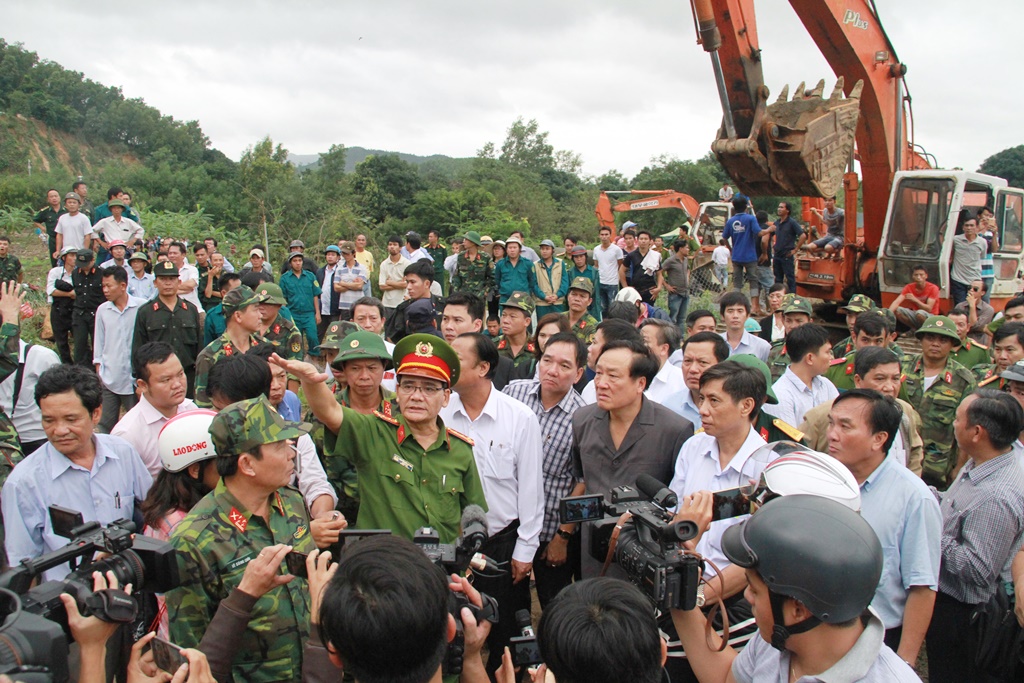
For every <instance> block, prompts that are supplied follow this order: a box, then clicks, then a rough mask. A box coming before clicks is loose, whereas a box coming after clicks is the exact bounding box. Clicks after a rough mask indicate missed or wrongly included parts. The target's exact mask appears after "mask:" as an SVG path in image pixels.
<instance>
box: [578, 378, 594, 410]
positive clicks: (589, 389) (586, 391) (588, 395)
mask: <svg viewBox="0 0 1024 683" xmlns="http://www.w3.org/2000/svg"><path fill="white" fill-rule="evenodd" d="M580 398H582V399H583V402H584V403H586V404H587V405H588V406H590V405H594V404H595V403H597V387H595V386H594V380H590V381H589V382H587V386H585V387H583V391H581V392H580Z"/></svg>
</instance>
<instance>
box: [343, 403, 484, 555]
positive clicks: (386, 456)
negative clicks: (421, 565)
mask: <svg viewBox="0 0 1024 683" xmlns="http://www.w3.org/2000/svg"><path fill="white" fill-rule="evenodd" d="M342 410H344V415H345V417H344V421H343V422H342V424H341V428H340V429H339V431H338V435H337V436H338V438H337V439H336V441H335V444H334V448H332V449H330V450H328V452H327V454H326V457H325V460H326V469H327V472H328V477H330V476H331V472H332V470H336V468H337V466H338V464H337V463H335V462H332V461H334V460H335V459H337V458H344V459H347V460H348V461H349V462H351V463H352V464H353V465H355V467H356V472H357V473H358V476H359V499H360V500H359V519H358V521H357V523H356V528H359V529H391V532H392V533H393V534H395V535H396V536H401V537H402V538H408V539H412V537H413V535H414V534H415V533H416V530H417V529H419V528H421V527H425V526H429V527H433V528H435V529H436V530H437V532H438V534H439V535H440V539H441V542H442V543H453V542H455V541H456V540H457V539H458V536H459V524H460V522H461V520H462V511H463V509H465V508H466V506H468V505H474V504H475V505H479V506H480V507H482V508H484V509H485V510H486V509H487V501H486V499H485V498H484V489H483V485H482V484H481V483H480V476H479V474H478V473H477V469H476V460H475V459H474V457H473V446H472V440H471V439H468V437H465V436H462V435H459V434H456V433H453V432H452V430H449V429H446V428H445V426H444V422H443V421H442V420H441V419H440V418H438V420H437V423H438V427H439V429H440V431H439V432H438V436H437V440H436V441H435V442H434V443H433V444H432V445H431V446H430V447H429V448H426V449H424V448H423V447H422V446H421V445H420V444H419V442H417V441H416V439H415V438H413V435H412V430H411V429H410V428H409V423H408V422H406V420H405V417H404V416H402V415H399V416H398V417H397V418H389V417H385V416H384V415H382V414H380V413H377V414H374V415H363V414H361V413H357V412H356V411H354V410H352V409H351V408H343V409H342Z"/></svg>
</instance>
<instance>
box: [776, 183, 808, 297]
mask: <svg viewBox="0 0 1024 683" xmlns="http://www.w3.org/2000/svg"><path fill="white" fill-rule="evenodd" d="M792 213H793V206H792V205H791V204H790V203H789V202H779V208H778V215H779V219H778V220H777V221H775V225H773V226H772V227H771V228H769V230H773V231H774V232H775V252H774V254H775V261H774V262H773V264H772V265H773V267H774V268H775V282H783V281H785V283H786V289H787V291H789V292H791V293H793V292H796V269H795V268H794V264H793V254H795V253H796V251H797V249H799V248H800V247H801V245H803V243H804V240H805V239H806V238H807V234H806V233H805V232H804V229H803V228H801V227H800V224H799V223H797V222H796V221H795V220H793V216H792Z"/></svg>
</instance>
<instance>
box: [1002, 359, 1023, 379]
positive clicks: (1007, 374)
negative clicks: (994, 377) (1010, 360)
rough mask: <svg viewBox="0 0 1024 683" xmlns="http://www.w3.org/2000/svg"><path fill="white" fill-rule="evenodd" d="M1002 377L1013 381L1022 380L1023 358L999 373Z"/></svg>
mask: <svg viewBox="0 0 1024 683" xmlns="http://www.w3.org/2000/svg"><path fill="white" fill-rule="evenodd" d="M999 376H1000V377H1002V378H1003V379H1010V380H1013V381H1014V382H1024V360H1019V361H1017V362H1016V363H1014V364H1013V365H1011V366H1010V367H1008V368H1006V369H1005V370H1003V371H1002V372H1001V373H999Z"/></svg>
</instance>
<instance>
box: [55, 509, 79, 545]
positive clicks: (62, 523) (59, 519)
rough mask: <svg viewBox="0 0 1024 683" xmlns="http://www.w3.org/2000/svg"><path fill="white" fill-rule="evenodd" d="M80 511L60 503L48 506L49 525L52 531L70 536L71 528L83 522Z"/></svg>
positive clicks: (66, 536) (59, 534)
mask: <svg viewBox="0 0 1024 683" xmlns="http://www.w3.org/2000/svg"><path fill="white" fill-rule="evenodd" d="M84 523H85V522H84V520H83V519H82V513H81V512H79V511H77V510H70V509H68V508H64V507H61V506H60V505H51V506H50V526H51V527H53V533H55V534H57V535H58V536H63V537H64V538H71V537H72V535H73V534H72V533H71V530H72V529H74V528H75V527H78V526H81V525H82V524H84Z"/></svg>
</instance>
